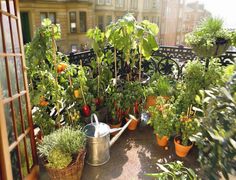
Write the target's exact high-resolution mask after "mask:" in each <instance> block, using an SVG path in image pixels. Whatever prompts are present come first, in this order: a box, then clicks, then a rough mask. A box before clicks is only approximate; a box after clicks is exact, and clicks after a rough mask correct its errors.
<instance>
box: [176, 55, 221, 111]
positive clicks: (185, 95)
mask: <svg viewBox="0 0 236 180" xmlns="http://www.w3.org/2000/svg"><path fill="white" fill-rule="evenodd" d="M183 76H184V77H183V81H180V82H179V83H178V85H177V91H176V92H179V93H177V95H176V96H177V97H176V101H175V106H176V110H177V114H181V113H182V112H186V111H187V109H188V107H189V106H190V105H191V104H192V105H194V106H195V105H196V102H195V96H196V95H197V94H198V92H199V90H201V89H207V88H210V87H213V86H216V85H219V84H222V83H223V67H222V66H221V65H220V64H219V63H218V59H212V60H211V61H210V63H209V67H208V69H207V70H206V69H205V67H204V64H202V63H201V62H200V61H198V60H195V61H189V62H188V63H187V64H186V66H185V69H184V71H183Z"/></svg>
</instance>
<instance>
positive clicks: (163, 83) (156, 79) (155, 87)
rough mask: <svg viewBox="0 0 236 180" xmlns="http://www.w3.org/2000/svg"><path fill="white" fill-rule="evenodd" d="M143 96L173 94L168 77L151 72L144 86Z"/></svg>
mask: <svg viewBox="0 0 236 180" xmlns="http://www.w3.org/2000/svg"><path fill="white" fill-rule="evenodd" d="M144 94H145V96H146V97H147V96H150V95H151V96H171V95H173V94H174V92H173V87H172V84H171V79H170V78H169V77H165V76H161V75H159V74H153V76H152V78H151V80H150V82H149V84H148V85H147V86H146V87H145V92H144Z"/></svg>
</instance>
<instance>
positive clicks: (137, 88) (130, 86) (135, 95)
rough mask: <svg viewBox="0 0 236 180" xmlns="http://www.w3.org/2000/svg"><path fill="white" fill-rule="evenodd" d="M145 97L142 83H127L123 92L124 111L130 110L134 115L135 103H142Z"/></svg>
mask: <svg viewBox="0 0 236 180" xmlns="http://www.w3.org/2000/svg"><path fill="white" fill-rule="evenodd" d="M143 97H144V96H143V87H142V85H141V83H140V82H137V81H134V82H132V81H129V82H128V81H127V82H125V84H124V87H123V90H122V100H121V101H122V110H123V111H126V110H127V109H130V113H131V114H134V104H135V102H136V101H138V102H140V101H141V100H142V98H143ZM124 102H125V103H124Z"/></svg>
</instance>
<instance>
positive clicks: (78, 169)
mask: <svg viewBox="0 0 236 180" xmlns="http://www.w3.org/2000/svg"><path fill="white" fill-rule="evenodd" d="M85 154H86V151H85V150H83V151H80V152H79V154H78V156H77V158H76V161H75V162H74V163H72V164H71V165H69V166H68V167H65V168H63V169H53V168H48V167H47V166H46V170H47V172H48V175H49V177H50V179H52V180H54V179H55V180H80V178H81V175H82V172H83V168H84V158H85Z"/></svg>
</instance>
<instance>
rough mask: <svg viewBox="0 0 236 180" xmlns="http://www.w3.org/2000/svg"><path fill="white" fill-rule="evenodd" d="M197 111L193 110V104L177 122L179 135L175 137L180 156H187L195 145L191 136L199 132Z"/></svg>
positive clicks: (176, 149) (176, 148)
mask: <svg viewBox="0 0 236 180" xmlns="http://www.w3.org/2000/svg"><path fill="white" fill-rule="evenodd" d="M195 113H196V111H192V106H190V107H189V108H188V111H187V114H184V113H182V115H181V116H180V118H179V120H178V121H177V122H176V123H175V125H176V131H177V132H178V134H179V135H178V136H176V137H175V138H174V144H175V152H176V154H177V156H179V157H185V156H186V155H187V154H188V152H189V150H190V149H191V148H192V147H193V142H191V141H190V138H191V137H192V136H194V135H196V134H197V133H198V132H199V126H200V123H199V121H198V119H197V118H196V117H195Z"/></svg>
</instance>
